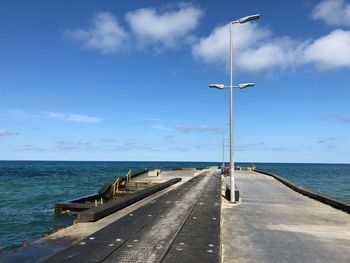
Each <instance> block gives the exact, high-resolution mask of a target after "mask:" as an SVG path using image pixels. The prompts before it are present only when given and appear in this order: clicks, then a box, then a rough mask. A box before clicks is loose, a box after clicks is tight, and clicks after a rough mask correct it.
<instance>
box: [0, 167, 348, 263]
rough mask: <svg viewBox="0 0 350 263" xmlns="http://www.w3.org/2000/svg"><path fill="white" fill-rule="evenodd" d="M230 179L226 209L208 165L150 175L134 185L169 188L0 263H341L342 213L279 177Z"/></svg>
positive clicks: (241, 174) (344, 255)
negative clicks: (232, 190) (232, 191)
mask: <svg viewBox="0 0 350 263" xmlns="http://www.w3.org/2000/svg"><path fill="white" fill-rule="evenodd" d="M235 176H236V186H237V188H238V189H239V191H240V200H239V202H236V203H231V202H229V201H228V200H226V199H225V197H224V194H225V190H226V184H227V183H228V180H229V177H227V176H223V175H221V173H220V170H219V169H217V168H215V167H213V168H210V169H205V170H195V169H193V170H173V171H162V172H160V171H150V172H149V173H147V174H143V175H141V176H140V177H138V178H137V181H136V180H135V181H134V182H133V183H134V184H137V183H140V184H143V183H146V182H151V183H152V185H153V184H154V185H159V186H162V185H164V184H167V182H169V181H170V182H172V183H171V184H168V185H167V187H161V189H159V191H156V192H154V193H152V194H150V195H147V196H145V197H144V198H142V199H140V200H138V201H137V202H135V203H132V204H130V205H128V206H125V207H124V206H123V207H122V208H121V209H118V210H117V211H116V212H114V213H112V214H109V215H107V216H106V217H103V218H102V219H99V220H97V221H96V220H92V222H90V220H86V222H85V223H84V222H79V223H77V224H75V225H73V226H70V227H68V228H65V229H63V230H61V231H58V232H56V233H53V234H52V235H49V236H48V237H46V238H43V239H40V240H39V241H37V242H35V243H34V244H32V245H31V246H29V247H27V248H23V249H22V250H21V251H19V252H17V253H13V254H9V255H2V256H0V262H196V261H199V262H213V263H214V262H215V263H216V262H225V263H226V262H227V263H230V262H276V263H277V262H311V263H313V262H348V259H349V258H350V214H349V213H347V212H345V211H342V210H340V209H336V208H334V207H332V206H330V205H329V204H327V202H328V201H327V200H325V199H327V197H325V196H321V198H320V200H321V201H322V202H320V201H318V200H316V199H317V198H316V199H314V198H315V195H317V194H316V193H312V192H310V193H311V194H310V196H311V197H313V198H310V197H309V196H308V194H309V193H308V190H307V189H304V188H303V189H301V190H300V188H298V187H297V186H295V185H290V183H289V182H288V181H284V179H283V178H281V177H278V176H274V175H270V174H268V173H266V174H264V173H260V172H257V171H251V170H250V169H248V170H243V169H242V170H238V171H237V170H236V171H235ZM152 187H153V186H152ZM293 188H294V190H293ZM298 189H299V190H298ZM142 191H144V190H140V193H142ZM136 193H137V192H135V194H136ZM301 193H303V194H301ZM132 196H133V194H131V197H132ZM123 200H124V199H121V202H122V201H123ZM331 201H332V202H333V203H332V202H331V204H333V205H334V202H337V201H336V200H334V199H332V200H331ZM340 203H341V206H339V207H340V208H341V209H343V210H346V209H347V208H350V205H349V204H348V203H347V202H340Z"/></svg>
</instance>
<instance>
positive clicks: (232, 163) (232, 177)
mask: <svg viewBox="0 0 350 263" xmlns="http://www.w3.org/2000/svg"><path fill="white" fill-rule="evenodd" d="M232 89H233V82H232V22H231V23H230V186H231V202H234V201H236V200H235V177H234V171H235V164H234V157H233V146H234V144H233V107H232V100H233V90H232Z"/></svg>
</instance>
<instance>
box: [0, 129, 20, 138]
mask: <svg viewBox="0 0 350 263" xmlns="http://www.w3.org/2000/svg"><path fill="white" fill-rule="evenodd" d="M18 134H19V133H18V132H14V131H9V130H5V129H0V136H12V135H18Z"/></svg>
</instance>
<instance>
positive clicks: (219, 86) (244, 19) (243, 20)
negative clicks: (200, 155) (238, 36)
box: [209, 14, 260, 202]
mask: <svg viewBox="0 0 350 263" xmlns="http://www.w3.org/2000/svg"><path fill="white" fill-rule="evenodd" d="M259 18H260V15H259V14H256V15H251V16H245V17H242V18H240V19H238V20H234V21H231V22H230V86H225V85H223V84H210V85H209V87H210V88H217V89H224V88H230V186H231V190H230V191H231V202H234V201H236V200H235V178H234V169H235V168H234V155H233V146H234V144H233V107H232V101H233V92H232V89H233V88H239V89H244V88H248V87H253V86H254V85H255V84H254V83H244V84H239V85H238V86H233V81H232V26H233V24H238V23H240V24H243V23H246V22H249V21H252V20H257V19H259Z"/></svg>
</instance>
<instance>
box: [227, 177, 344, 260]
mask: <svg viewBox="0 0 350 263" xmlns="http://www.w3.org/2000/svg"><path fill="white" fill-rule="evenodd" d="M224 181H228V177H226V178H225V180H224ZM224 184H225V182H223V185H224ZM236 185H237V186H238V188H239V190H240V197H241V201H240V203H238V204H231V203H229V202H227V201H226V200H224V201H223V203H222V229H221V231H222V249H223V250H222V253H223V262H270V263H271V262H308V263H312V262H349V259H350V215H349V214H347V213H345V212H342V211H340V210H337V209H334V208H332V207H330V206H328V205H325V204H323V203H320V202H318V201H316V200H313V199H310V198H308V197H306V196H303V195H301V194H299V193H297V192H295V191H293V190H291V189H290V188H288V187H287V186H285V185H283V184H282V183H280V182H278V181H277V180H275V179H274V178H272V177H269V176H267V175H263V174H260V173H257V172H246V171H236Z"/></svg>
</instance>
